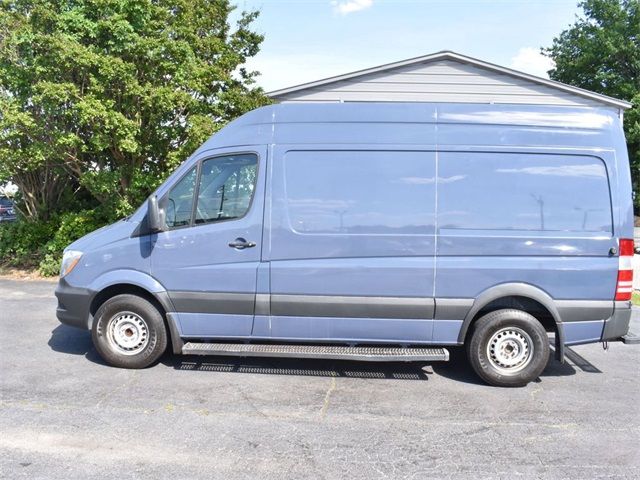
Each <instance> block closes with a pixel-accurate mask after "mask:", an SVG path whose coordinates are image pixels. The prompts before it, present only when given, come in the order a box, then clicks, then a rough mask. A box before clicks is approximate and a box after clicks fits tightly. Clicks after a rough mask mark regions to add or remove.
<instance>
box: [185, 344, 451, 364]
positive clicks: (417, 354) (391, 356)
mask: <svg viewBox="0 0 640 480" xmlns="http://www.w3.org/2000/svg"><path fill="white" fill-rule="evenodd" d="M182 353H183V354H184V355H223V356H234V357H293V358H325V359H331V360H357V361H362V362H447V361H449V351H448V350H447V349H446V348H397V347H390V348H389V347H348V346H333V345H327V346H323V345H273V344H271V345H259V344H250V343H238V344H236V343H194V342H190V343H187V344H185V345H184V346H183V347H182Z"/></svg>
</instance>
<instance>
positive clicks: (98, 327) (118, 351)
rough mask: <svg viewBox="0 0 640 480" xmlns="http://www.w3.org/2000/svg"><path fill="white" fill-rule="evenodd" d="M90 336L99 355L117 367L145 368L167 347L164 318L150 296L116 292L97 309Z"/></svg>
mask: <svg viewBox="0 0 640 480" xmlns="http://www.w3.org/2000/svg"><path fill="white" fill-rule="evenodd" d="M91 338H92V339H93V344H94V345H95V347H96V350H97V351H98V353H99V354H100V356H101V357H102V358H103V359H104V360H105V361H106V362H107V363H108V364H109V365H113V366H114V367H120V368H145V367H148V366H149V365H151V364H153V363H154V362H156V361H157V360H158V359H159V358H160V356H161V355H162V354H163V353H164V351H165V350H166V348H167V329H166V328H165V325H164V318H163V317H162V314H161V313H160V312H159V311H158V309H157V308H156V307H155V306H154V305H153V304H152V303H151V302H149V301H148V300H146V299H144V298H142V297H138V296H137V295H130V294H123V295H116V296H115V297H112V298H110V299H109V300H107V301H106V302H104V303H103V304H102V306H101V307H100V308H99V309H98V311H97V312H96V315H95V318H94V321H93V327H92V328H91Z"/></svg>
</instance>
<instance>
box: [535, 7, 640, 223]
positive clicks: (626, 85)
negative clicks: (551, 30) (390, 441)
mask: <svg viewBox="0 0 640 480" xmlns="http://www.w3.org/2000/svg"><path fill="white" fill-rule="evenodd" d="M580 6H581V7H582V9H583V10H584V16H583V17H580V18H578V19H577V21H576V22H575V24H574V25H573V26H571V27H570V28H569V29H567V30H565V31H563V32H562V33H561V34H560V35H559V36H558V37H556V38H555V39H554V40H553V44H552V46H551V47H550V48H546V49H543V50H542V52H543V53H544V54H546V55H547V56H549V57H551V58H552V59H553V60H554V61H555V63H556V65H555V68H554V69H552V70H550V71H549V76H550V77H551V78H552V79H553V80H558V81H560V82H564V83H568V84H570V85H575V86H577V87H582V88H586V89H587V90H591V91H594V92H598V93H603V94H605V95H609V96H612V97H616V98H621V99H624V100H627V101H630V102H631V103H633V108H631V109H630V110H627V111H626V113H625V118H624V129H625V134H626V138H627V147H628V150H629V159H630V161H631V176H632V180H633V186H634V190H635V191H636V199H635V209H636V214H640V0H585V1H583V2H581V3H580Z"/></svg>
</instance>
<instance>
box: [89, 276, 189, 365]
mask: <svg viewBox="0 0 640 480" xmlns="http://www.w3.org/2000/svg"><path fill="white" fill-rule="evenodd" d="M120 278H122V277H120ZM134 278H135V276H134ZM145 280H147V281H145V282H138V281H134V282H129V281H120V282H114V283H109V282H103V283H102V284H101V288H100V287H98V288H95V289H94V288H92V290H93V291H95V292H96V293H95V294H94V295H93V297H92V298H91V302H90V304H89V328H91V326H92V324H93V318H94V316H95V314H96V312H97V311H98V309H99V308H100V306H102V305H103V304H104V302H106V301H107V300H109V299H110V298H113V297H115V296H116V295H123V294H130V295H137V296H139V297H142V298H144V299H146V300H148V301H149V302H151V303H152V304H153V305H154V306H155V307H156V308H158V310H159V311H160V313H161V314H162V317H163V318H164V321H165V325H166V327H167V333H168V335H169V343H170V344H171V348H172V350H173V352H174V353H181V352H182V339H181V337H180V331H179V328H178V326H177V325H176V319H175V317H174V315H172V313H173V312H175V308H174V306H173V303H172V302H171V298H170V297H169V295H168V293H167V292H166V290H164V288H163V287H162V286H161V285H160V283H158V282H157V281H156V280H155V279H152V278H150V277H147V279H145ZM141 283H143V285H141ZM158 286H160V288H158Z"/></svg>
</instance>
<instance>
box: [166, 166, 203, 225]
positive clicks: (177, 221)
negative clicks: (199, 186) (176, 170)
mask: <svg viewBox="0 0 640 480" xmlns="http://www.w3.org/2000/svg"><path fill="white" fill-rule="evenodd" d="M196 171H197V170H196V167H193V168H192V169H191V170H190V171H189V173H187V174H186V175H185V176H184V177H182V179H181V180H180V181H179V182H178V183H176V184H175V185H174V187H173V188H172V189H171V191H170V192H169V196H168V198H167V204H166V224H167V227H168V228H177V227H183V226H185V225H189V224H190V223H191V212H192V211H193V193H194V190H195V186H196Z"/></svg>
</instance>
